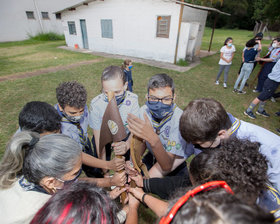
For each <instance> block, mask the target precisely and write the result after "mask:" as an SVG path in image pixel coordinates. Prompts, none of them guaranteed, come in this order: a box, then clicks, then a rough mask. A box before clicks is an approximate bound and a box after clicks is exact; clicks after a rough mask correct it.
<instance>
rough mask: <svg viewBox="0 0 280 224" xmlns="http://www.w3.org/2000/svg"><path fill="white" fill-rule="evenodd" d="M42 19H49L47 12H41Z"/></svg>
mask: <svg viewBox="0 0 280 224" xmlns="http://www.w3.org/2000/svg"><path fill="white" fill-rule="evenodd" d="M41 16H42V19H45V20H48V19H50V16H49V12H41Z"/></svg>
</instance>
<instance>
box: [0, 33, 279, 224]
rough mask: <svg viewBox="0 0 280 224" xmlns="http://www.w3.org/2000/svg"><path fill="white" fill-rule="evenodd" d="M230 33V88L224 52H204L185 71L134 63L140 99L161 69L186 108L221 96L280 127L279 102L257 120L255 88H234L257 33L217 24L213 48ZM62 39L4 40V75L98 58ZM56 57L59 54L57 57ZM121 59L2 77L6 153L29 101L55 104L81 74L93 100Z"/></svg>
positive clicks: (1, 140)
mask: <svg viewBox="0 0 280 224" xmlns="http://www.w3.org/2000/svg"><path fill="white" fill-rule="evenodd" d="M210 35H211V29H209V28H207V29H206V30H205V35H204V37H203V43H202V49H208V44H209V40H210ZM227 36H232V37H233V39H234V45H235V46H236V49H237V52H236V54H235V57H234V60H233V65H232V67H231V69H230V73H229V80H228V86H229V88H228V89H224V88H223V87H222V86H221V85H219V86H216V85H214V80H215V77H216V74H217V72H218V69H219V66H218V60H219V53H217V54H215V55H213V56H209V57H206V58H203V59H202V60H201V64H200V65H199V66H197V67H195V68H193V69H191V70H189V71H187V72H185V73H179V72H176V71H169V70H165V69H160V68H155V67H151V66H148V65H143V64H138V63H134V67H133V71H132V74H133V79H134V83H135V86H134V90H135V93H136V94H138V96H139V103H140V105H143V104H144V102H145V94H146V84H147V81H148V80H149V78H150V77H151V76H152V75H154V74H156V73H167V74H169V75H170V76H171V77H172V78H173V79H174V81H175V84H176V91H175V92H176V95H177V98H176V102H177V104H178V105H179V106H180V107H181V108H182V109H183V108H184V107H185V106H186V105H187V104H188V103H189V102H190V101H191V100H193V99H196V98H199V97H212V98H215V99H217V100H218V101H220V102H221V103H222V104H223V105H224V107H225V108H226V110H227V111H228V112H230V113H232V114H233V115H234V116H236V117H237V118H240V119H242V120H245V121H250V122H252V123H255V124H257V125H260V126H262V127H265V128H267V129H269V130H271V131H273V132H274V131H275V129H276V128H277V127H280V123H279V118H277V117H276V116H274V113H275V112H276V111H279V109H280V108H279V102H277V103H272V102H270V101H268V102H267V106H266V110H267V112H268V113H270V114H271V117H270V118H263V117H258V118H257V119H256V120H253V121H252V120H249V118H247V117H245V116H244V115H243V111H244V110H245V108H246V107H247V106H248V104H249V103H250V101H251V100H253V99H254V97H256V96H257V95H256V94H254V93H252V90H251V89H248V88H246V89H245V91H247V94H246V95H236V94H234V93H232V89H233V85H234V82H235V80H236V76H237V71H238V69H239V66H240V62H241V53H242V49H243V47H244V44H245V43H246V41H247V40H248V39H250V38H251V37H253V34H252V32H248V31H243V30H242V31H241V30H216V31H215V36H214V41H213V45H212V50H216V51H219V49H220V48H221V47H222V45H223V42H224V40H225V38H226V37H227ZM269 43H270V41H264V45H267V46H268V44H269ZM62 44H64V42H63V41H55V42H38V41H25V42H14V43H1V44H0V55H1V56H0V76H3V75H9V74H14V73H18V72H26V71H33V70H36V69H39V68H45V67H49V66H56V65H65V64H70V63H74V62H77V61H82V60H90V59H94V58H96V57H94V56H92V55H88V54H81V53H74V52H69V51H65V50H61V49H58V48H57V46H59V45H62ZM265 52H266V47H264V48H263V53H265ZM54 57H57V59H55V58H54ZM121 63H122V61H121V60H116V59H105V60H104V61H102V62H98V63H94V64H91V65H84V66H80V67H77V68H74V69H71V70H65V71H59V72H55V73H50V74H47V75H40V76H37V77H31V78H25V79H18V80H14V81H5V82H0V90H1V98H0V105H1V107H0V157H1V156H2V154H3V152H4V150H5V145H6V143H7V142H8V140H9V139H10V137H11V136H12V135H13V134H14V133H15V131H16V130H17V128H18V114H19V112H20V110H21V108H22V107H23V105H25V104H26V103H27V102H29V101H33V100H40V101H46V102H48V103H50V104H55V103H56V97H55V88H56V87H57V86H58V84H59V83H60V82H63V81H69V80H77V81H78V82H80V83H82V84H83V85H84V86H85V87H86V89H87V91H88V104H89V102H90V101H91V99H92V98H93V97H95V96H96V95H98V94H99V93H100V90H101V85H100V76H101V73H102V71H103V69H104V68H105V67H107V66H109V65H121ZM259 68H260V67H259V66H257V67H256V69H255V71H254V72H253V74H252V75H251V80H252V78H253V77H254V76H255V75H256V73H257V72H258V70H259ZM251 80H250V82H251ZM279 101H280V99H279ZM141 209H144V208H141ZM141 211H143V210H141ZM146 213H147V212H145V214H146ZM152 219H153V218H152V216H150V215H147V216H145V217H144V218H143V219H142V221H141V222H142V223H151V220H152Z"/></svg>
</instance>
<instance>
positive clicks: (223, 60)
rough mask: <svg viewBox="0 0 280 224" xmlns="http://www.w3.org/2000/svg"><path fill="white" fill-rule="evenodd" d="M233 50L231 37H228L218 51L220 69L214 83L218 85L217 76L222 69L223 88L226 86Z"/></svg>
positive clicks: (218, 75)
mask: <svg viewBox="0 0 280 224" xmlns="http://www.w3.org/2000/svg"><path fill="white" fill-rule="evenodd" d="M235 51H236V50H235V47H234V45H233V44H232V38H231V37H228V38H227V39H226V40H225V43H224V46H223V47H222V48H221V50H220V52H221V55H220V61H219V65H220V70H219V72H218V74H217V78H216V81H215V84H216V85H219V78H220V76H221V74H222V72H223V71H224V88H227V79H228V72H229V69H230V66H231V63H232V59H233V56H234V52H235Z"/></svg>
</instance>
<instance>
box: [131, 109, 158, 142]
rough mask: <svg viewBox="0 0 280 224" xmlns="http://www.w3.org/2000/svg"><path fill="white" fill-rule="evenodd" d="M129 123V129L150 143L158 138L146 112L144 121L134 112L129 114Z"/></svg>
mask: <svg viewBox="0 0 280 224" xmlns="http://www.w3.org/2000/svg"><path fill="white" fill-rule="evenodd" d="M127 123H128V126H127V127H128V130H129V131H130V132H131V133H132V134H134V135H136V136H137V137H139V138H142V139H144V140H146V141H147V142H149V143H150V144H151V143H152V141H153V140H155V138H158V136H157V134H156V133H155V132H154V128H153V126H152V125H151V122H150V120H149V118H148V116H147V114H146V113H144V121H143V120H141V119H140V118H138V117H137V116H135V115H133V114H128V117H127Z"/></svg>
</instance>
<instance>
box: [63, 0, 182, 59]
mask: <svg viewBox="0 0 280 224" xmlns="http://www.w3.org/2000/svg"><path fill="white" fill-rule="evenodd" d="M179 12H180V6H179V5H178V4H175V3H172V2H166V1H162V0H133V1H131V0H105V1H96V2H92V3H89V5H88V6H80V7H78V8H76V10H74V11H65V12H64V13H62V22H63V29H64V33H65V38H66V43H67V45H68V46H72V47H74V45H75V44H78V45H79V47H82V46H83V45H82V36H81V28H80V19H85V20H86V26H87V34H88V42H89V49H91V50H93V51H98V52H106V53H113V54H121V55H127V56H134V57H140V58H147V59H154V60H158V61H166V62H171V63H173V61H174V55H175V47H176V38H177V29H178V20H179ZM169 15H170V16H171V25H170V33H169V38H158V37H156V26H157V16H169ZM101 19H112V23H113V39H107V38H102V37H101V24H100V20H101ZM68 21H75V24H76V31H77V35H69V31H68V25H67V22H68Z"/></svg>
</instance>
